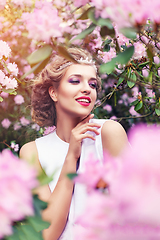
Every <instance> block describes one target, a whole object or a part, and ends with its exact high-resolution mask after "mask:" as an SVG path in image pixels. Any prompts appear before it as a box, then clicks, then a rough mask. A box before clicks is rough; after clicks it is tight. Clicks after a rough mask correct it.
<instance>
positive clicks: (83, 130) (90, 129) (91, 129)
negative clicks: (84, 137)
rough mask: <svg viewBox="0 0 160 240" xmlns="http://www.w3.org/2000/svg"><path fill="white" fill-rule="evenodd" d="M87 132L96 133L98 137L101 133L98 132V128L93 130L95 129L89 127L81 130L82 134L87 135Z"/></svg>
mask: <svg viewBox="0 0 160 240" xmlns="http://www.w3.org/2000/svg"><path fill="white" fill-rule="evenodd" d="M87 131H90V132H94V133H95V134H96V135H99V134H100V133H99V132H98V130H97V129H96V128H93V127H87V128H84V129H82V130H81V133H83V134H84V133H86V132H87Z"/></svg>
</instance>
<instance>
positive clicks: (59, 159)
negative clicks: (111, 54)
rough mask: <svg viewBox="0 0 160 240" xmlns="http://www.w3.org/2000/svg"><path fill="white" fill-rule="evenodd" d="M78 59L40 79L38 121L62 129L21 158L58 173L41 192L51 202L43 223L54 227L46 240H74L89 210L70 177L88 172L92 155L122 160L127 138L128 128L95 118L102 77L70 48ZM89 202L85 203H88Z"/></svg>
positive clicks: (57, 63)
mask: <svg viewBox="0 0 160 240" xmlns="http://www.w3.org/2000/svg"><path fill="white" fill-rule="evenodd" d="M68 51H69V53H70V54H71V55H72V56H73V58H74V59H75V60H76V63H73V62H70V61H69V60H67V59H65V58H63V57H62V56H56V57H55V58H54V59H53V60H52V62H51V63H50V64H48V65H47V66H46V67H45V68H44V70H43V71H42V72H41V74H40V76H39V77H38V79H37V81H36V83H35V85H34V88H33V94H32V117H33V120H34V121H35V122H37V123H38V124H39V125H40V126H53V125H55V126H56V129H55V130H54V132H53V133H50V134H48V135H46V136H44V137H41V138H39V139H36V141H33V142H30V143H27V144H25V145H24V146H23V147H22V148H21V151H20V157H21V158H23V159H26V160H28V161H33V160H34V163H35V167H36V168H37V169H38V171H41V168H44V169H45V171H46V173H47V174H51V173H53V172H55V171H56V174H55V176H54V179H53V181H52V182H51V183H50V186H49V187H48V186H44V187H41V188H39V189H38V190H37V191H38V194H39V197H40V198H41V199H42V200H44V201H47V202H48V203H49V204H48V208H47V209H46V210H45V211H44V212H43V218H44V219H45V220H47V221H49V222H51V225H50V227H49V228H48V229H46V230H45V231H44V239H45V240H56V239H58V238H60V239H65V240H71V239H73V226H74V224H75V223H74V220H75V219H76V216H77V215H78V214H80V213H81V211H83V209H84V205H83V200H84V199H85V197H84V196H85V191H84V189H83V188H81V187H80V186H78V185H77V186H74V183H73V182H72V181H70V180H69V179H68V178H67V176H66V175H67V174H68V173H71V172H76V170H78V171H83V164H84V162H85V161H86V160H87V158H88V156H89V155H90V154H94V157H95V158H96V159H97V158H98V159H99V160H100V161H101V160H102V158H103V151H105V150H106V151H108V152H109V153H110V154H111V155H113V156H117V155H118V154H119V153H120V152H121V151H122V149H123V148H124V146H125V144H126V142H127V137H126V133H125V131H124V129H123V128H122V126H121V125H120V124H119V123H117V122H115V121H112V120H102V119H101V120H98V119H93V116H94V115H93V114H91V111H92V109H93V107H94V104H95V101H96V98H97V92H98V91H99V90H100V78H99V77H98V74H97V67H96V66H95V64H94V62H93V60H92V57H91V55H90V54H89V53H88V52H87V51H85V50H82V49H78V48H70V49H68ZM84 202H85V200H84Z"/></svg>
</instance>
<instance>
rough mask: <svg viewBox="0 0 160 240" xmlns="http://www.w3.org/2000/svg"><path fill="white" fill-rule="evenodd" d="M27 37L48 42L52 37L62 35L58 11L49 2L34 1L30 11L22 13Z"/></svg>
mask: <svg viewBox="0 0 160 240" xmlns="http://www.w3.org/2000/svg"><path fill="white" fill-rule="evenodd" d="M22 19H23V20H24V22H25V23H26V28H27V30H28V33H29V34H28V37H29V38H32V39H35V40H37V41H45V42H47V43H49V42H50V39H51V38H52V37H60V36H62V33H61V28H60V23H61V19H60V17H59V16H58V11H57V9H56V8H55V7H53V4H52V3H51V2H42V1H40V2H36V7H35V9H34V11H33V12H32V13H24V14H23V16H22Z"/></svg>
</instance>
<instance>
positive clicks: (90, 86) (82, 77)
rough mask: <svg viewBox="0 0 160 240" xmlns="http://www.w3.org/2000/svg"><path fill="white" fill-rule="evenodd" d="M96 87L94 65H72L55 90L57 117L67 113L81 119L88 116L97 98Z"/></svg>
mask: <svg viewBox="0 0 160 240" xmlns="http://www.w3.org/2000/svg"><path fill="white" fill-rule="evenodd" d="M96 87H97V79H96V72H95V69H94V68H93V67H92V66H89V65H80V64H73V65H71V66H70V67H69V68H68V70H67V71H66V74H65V75H64V77H63V78H62V79H61V81H60V84H59V87H58V89H57V90H54V98H53V100H54V101H55V105H56V111H57V117H58V116H65V114H67V115H68V116H70V117H76V118H77V117H78V118H80V119H83V118H85V117H87V116H88V115H89V113H90V112H91V111H92V109H93V107H94V104H95V101H96V98H97V91H96ZM50 95H51V94H50Z"/></svg>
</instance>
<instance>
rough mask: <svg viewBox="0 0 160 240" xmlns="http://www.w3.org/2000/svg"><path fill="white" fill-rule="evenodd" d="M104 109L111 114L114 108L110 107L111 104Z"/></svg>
mask: <svg viewBox="0 0 160 240" xmlns="http://www.w3.org/2000/svg"><path fill="white" fill-rule="evenodd" d="M103 109H105V110H107V112H109V113H110V112H111V111H112V107H111V105H109V104H106V105H105V106H104V107H103Z"/></svg>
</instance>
